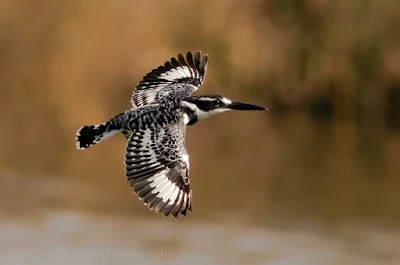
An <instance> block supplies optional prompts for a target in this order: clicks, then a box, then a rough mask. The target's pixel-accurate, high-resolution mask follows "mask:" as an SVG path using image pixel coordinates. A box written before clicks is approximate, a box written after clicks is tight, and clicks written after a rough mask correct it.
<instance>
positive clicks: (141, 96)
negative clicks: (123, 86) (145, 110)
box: [131, 51, 208, 108]
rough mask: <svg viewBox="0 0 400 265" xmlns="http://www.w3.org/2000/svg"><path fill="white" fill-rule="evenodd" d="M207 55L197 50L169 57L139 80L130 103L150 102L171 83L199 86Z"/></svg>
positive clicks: (205, 68) (136, 104)
mask: <svg viewBox="0 0 400 265" xmlns="http://www.w3.org/2000/svg"><path fill="white" fill-rule="evenodd" d="M207 65H208V55H207V54H205V55H202V54H201V52H200V51H197V52H196V53H195V55H194V58H193V55H192V53H191V52H188V53H187V54H186V59H185V57H184V56H183V55H182V54H179V55H178V59H176V58H171V60H170V61H167V62H166V63H165V64H164V65H163V66H159V67H158V68H156V69H153V70H152V71H151V72H149V73H148V74H147V75H146V76H145V77H143V80H142V81H140V82H139V84H138V86H137V87H136V89H135V91H134V92H133V95H132V98H131V103H132V106H133V107H134V108H137V107H140V106H144V105H147V104H151V103H152V102H154V101H155V100H156V98H157V95H158V92H160V91H161V90H162V89H164V88H166V87H168V86H169V85H171V84H173V83H187V84H191V85H194V86H195V87H199V86H200V85H201V84H202V83H203V81H204V77H205V75H206V71H207Z"/></svg>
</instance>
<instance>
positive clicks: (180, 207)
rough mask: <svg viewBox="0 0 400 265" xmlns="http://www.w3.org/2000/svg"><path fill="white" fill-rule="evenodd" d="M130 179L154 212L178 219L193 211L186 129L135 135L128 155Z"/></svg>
mask: <svg viewBox="0 0 400 265" xmlns="http://www.w3.org/2000/svg"><path fill="white" fill-rule="evenodd" d="M125 170H126V177H127V180H128V181H129V182H130V184H131V187H132V188H133V192H134V193H136V194H138V196H139V198H140V199H141V200H143V202H144V204H146V205H148V206H149V208H150V209H151V210H155V211H156V212H157V213H161V214H162V215H164V216H168V215H169V214H171V215H173V216H175V217H177V215H178V213H181V214H183V215H186V210H192V194H191V190H190V185H189V178H188V177H189V159H188V155H187V152H186V148H185V126H183V124H177V125H174V126H172V127H165V128H162V129H153V130H152V129H146V130H137V131H135V132H133V134H132V136H131V137H130V138H129V141H128V145H127V148H126V156H125Z"/></svg>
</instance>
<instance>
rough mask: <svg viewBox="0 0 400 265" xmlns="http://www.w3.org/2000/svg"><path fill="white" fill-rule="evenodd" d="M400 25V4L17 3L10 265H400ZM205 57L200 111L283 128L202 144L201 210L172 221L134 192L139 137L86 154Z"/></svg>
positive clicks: (202, 132)
mask: <svg viewBox="0 0 400 265" xmlns="http://www.w3.org/2000/svg"><path fill="white" fill-rule="evenodd" d="M399 12H400V2H399V1H395V0H381V1H372V0H354V1H346V0H279V1H273V0H249V1H240V0H220V1H211V0H202V1H184V0H177V1H155V0H149V1H133V0H131V1H127V0H119V1H105V0H97V1H78V0H68V1H67V0H59V1H50V0H37V1H28V0H3V1H0V117H1V119H0V120H1V121H2V130H0V146H1V148H0V183H1V185H0V198H1V200H0V211H1V212H0V213H1V216H0V217H1V218H0V231H1V232H0V233H1V234H2V237H1V238H2V239H1V243H0V244H1V245H0V255H1V256H0V257H1V258H0V260H2V262H1V264H71V263H74V264H131V263H132V262H140V263H141V264H188V263H189V264H306V265H314V264H324V265H326V264H351V265H353V264H356V265H357V264H363V265H364V264H400V249H399V248H398V244H399V243H400V230H399V229H400V225H399V224H400V223H399V221H400V207H399V202H400V16H399V14H400V13H399ZM198 49H201V50H202V51H203V52H205V53H208V54H209V55H210V64H209V67H208V72H207V76H206V80H205V84H204V85H203V86H202V87H201V89H199V90H198V92H196V94H222V95H224V96H227V97H228V98H231V99H234V100H238V101H243V102H249V103H253V104H258V105H263V106H267V107H269V109H270V111H269V112H265V113H260V112H243V113H239V112H231V113H228V114H223V115H218V116H216V117H213V118H210V119H209V120H205V121H202V122H199V123H198V124H196V125H195V126H193V127H189V128H188V129H187V131H188V133H187V134H188V135H187V146H188V152H189V154H190V158H191V183H192V189H193V196H194V198H193V209H194V211H193V212H189V213H188V216H187V217H181V218H179V219H172V218H164V217H162V216H161V215H157V214H155V213H154V212H151V211H149V210H148V209H147V207H145V206H143V204H142V202H141V201H139V200H138V199H137V197H136V195H133V194H132V192H131V189H130V187H129V185H128V183H127V182H126V181H125V177H124V167H123V159H124V150H125V144H126V140H125V138H124V137H123V136H117V137H113V138H111V139H109V140H107V141H105V142H103V143H101V144H99V145H96V146H94V147H92V148H89V149H88V150H85V151H78V150H76V149H75V140H74V137H75V133H76V130H77V129H78V128H79V127H81V126H83V125H86V124H96V123H100V122H103V121H106V120H108V119H109V118H110V117H112V116H113V115H114V114H117V113H119V112H121V111H124V110H126V109H128V108H130V102H129V99H130V96H131V93H132V91H133V90H134V87H135V85H136V84H137V82H139V81H140V80H141V78H142V77H143V76H144V75H145V74H146V73H147V72H149V71H150V70H151V69H153V68H155V67H157V66H158V65H160V64H163V63H164V62H165V61H166V60H169V58H170V57H172V56H176V55H177V54H178V53H179V52H181V53H186V52H187V51H192V52H194V51H196V50H198ZM73 251H75V252H73ZM118 251H119V252H118ZM121 251H122V252H123V254H121V253H122V252H121ZM124 251H125V252H124ZM129 251H130V252H129ZM157 251H158V252H157ZM72 252H73V253H75V254H71V253H72ZM88 253H89V254H91V255H89V254H88ZM101 253H103V254H104V255H101ZM140 253H141V254H140ZM157 253H158V254H160V253H161V254H160V255H158V254H157Z"/></svg>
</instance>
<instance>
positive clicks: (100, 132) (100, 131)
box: [75, 122, 120, 149]
mask: <svg viewBox="0 0 400 265" xmlns="http://www.w3.org/2000/svg"><path fill="white" fill-rule="evenodd" d="M112 127H113V126H110V122H105V123H102V124H97V125H90V126H83V127H82V128H80V129H79V130H78V132H77V133H76V138H75V139H76V148H78V149H86V148H88V147H90V146H92V145H94V144H97V143H98V142H101V141H103V140H105V139H107V138H109V137H111V136H113V135H114V134H116V133H118V132H119V131H120V130H117V129H115V128H112Z"/></svg>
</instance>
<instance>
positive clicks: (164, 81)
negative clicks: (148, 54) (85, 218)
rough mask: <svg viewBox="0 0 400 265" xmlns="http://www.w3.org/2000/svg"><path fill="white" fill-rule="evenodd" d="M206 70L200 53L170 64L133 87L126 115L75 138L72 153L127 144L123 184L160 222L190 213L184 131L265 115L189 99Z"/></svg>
mask: <svg viewBox="0 0 400 265" xmlns="http://www.w3.org/2000/svg"><path fill="white" fill-rule="evenodd" d="M207 65H208V55H207V54H205V55H202V54H201V52H200V51H197V52H196V53H195V54H194V55H193V54H192V53H191V52H188V53H187V54H186V57H185V56H184V55H182V54H179V55H178V58H177V59H176V58H171V60H170V61H167V62H166V63H165V64H164V65H162V66H159V67H158V68H156V69H153V70H152V71H151V72H149V73H148V74H147V75H146V76H145V77H144V78H143V80H142V81H140V82H139V84H138V85H137V87H136V89H135V91H134V92H133V95H132V98H131V103H132V108H131V109H130V110H127V111H124V112H122V113H120V114H118V115H116V116H115V117H113V118H111V119H110V120H109V121H107V122H105V123H102V124H97V125H90V126H84V127H82V128H80V129H79V130H78V132H77V133H76V147H77V148H78V149H85V148H88V147H90V146H92V145H94V144H97V143H99V142H100V141H103V140H105V139H107V138H109V137H111V136H113V135H115V134H117V133H122V134H123V135H124V136H125V137H126V138H127V139H128V143H127V146H126V154H125V172H126V173H125V175H126V178H127V181H129V183H130V185H131V187H132V189H133V192H134V193H136V194H137V195H138V197H139V198H140V199H141V200H143V202H144V204H145V205H148V207H149V208H150V209H151V210H154V211H156V212H157V213H161V214H162V215H164V216H168V215H172V216H174V217H177V216H178V214H179V213H181V214H182V215H186V211H187V210H192V191H191V188H190V181H189V155H188V153H187V151H186V145H185V133H186V126H187V125H193V124H195V123H196V122H197V121H200V120H203V119H205V118H208V117H210V116H212V115H214V114H217V113H221V112H225V111H230V110H265V108H263V107H259V106H255V105H251V104H246V103H240V102H234V101H232V100H230V99H228V98H226V97H223V96H220V95H203V96H191V95H192V93H193V92H194V91H196V90H197V89H198V88H199V87H200V85H201V84H202V83H203V81H204V77H205V75H206V71H207Z"/></svg>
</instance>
